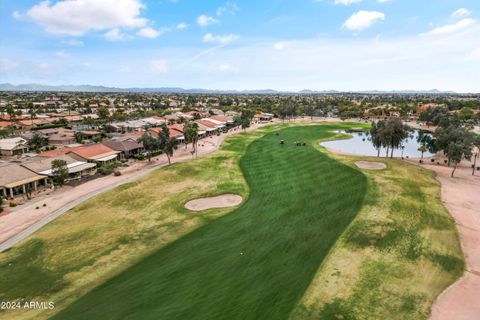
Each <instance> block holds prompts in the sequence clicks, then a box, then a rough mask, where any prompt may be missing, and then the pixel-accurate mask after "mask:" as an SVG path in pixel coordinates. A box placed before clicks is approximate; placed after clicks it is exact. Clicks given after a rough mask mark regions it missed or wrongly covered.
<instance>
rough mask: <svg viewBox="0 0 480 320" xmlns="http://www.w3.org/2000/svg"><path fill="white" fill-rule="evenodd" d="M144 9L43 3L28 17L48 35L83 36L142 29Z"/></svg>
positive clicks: (125, 0) (124, 1) (118, 0)
mask: <svg viewBox="0 0 480 320" xmlns="http://www.w3.org/2000/svg"><path fill="white" fill-rule="evenodd" d="M143 8H144V5H143V3H142V2H141V1H140V0H101V1H98V0H63V1H57V2H55V3H52V2H51V1H42V2H40V3H39V4H37V5H35V6H33V7H32V8H31V9H30V10H28V12H27V16H28V17H29V18H30V19H32V20H33V21H35V22H37V23H38V24H40V25H42V26H43V27H44V28H45V30H46V31H47V32H48V33H52V34H59V35H71V36H81V35H84V34H85V33H87V32H89V31H92V30H108V29H115V28H120V27H127V28H138V27H143V26H145V24H146V23H147V19H145V18H142V17H141V16H140V14H141V9H143Z"/></svg>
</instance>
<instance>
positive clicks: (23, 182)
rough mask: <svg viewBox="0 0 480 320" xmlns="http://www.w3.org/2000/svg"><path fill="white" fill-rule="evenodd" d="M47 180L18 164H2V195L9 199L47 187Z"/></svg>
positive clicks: (0, 170)
mask: <svg viewBox="0 0 480 320" xmlns="http://www.w3.org/2000/svg"><path fill="white" fill-rule="evenodd" d="M47 179H48V178H47V177H45V176H41V175H38V174H36V173H34V172H32V171H30V170H28V169H27V168H24V167H22V166H21V165H19V164H17V163H6V164H0V193H1V194H2V195H3V196H5V197H7V198H13V197H14V196H16V195H19V194H26V193H27V191H28V190H31V191H35V190H37V189H38V188H39V187H41V186H45V185H47V183H48V181H47Z"/></svg>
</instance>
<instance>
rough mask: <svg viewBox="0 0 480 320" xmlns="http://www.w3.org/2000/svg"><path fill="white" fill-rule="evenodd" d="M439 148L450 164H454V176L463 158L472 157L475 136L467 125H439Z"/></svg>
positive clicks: (437, 137)
mask: <svg viewBox="0 0 480 320" xmlns="http://www.w3.org/2000/svg"><path fill="white" fill-rule="evenodd" d="M435 138H436V145H437V148H438V150H443V153H444V154H445V156H446V157H447V159H448V165H451V164H453V165H454V168H453V171H452V177H453V176H454V174H455V170H456V169H457V166H458V164H459V163H460V162H461V161H462V159H467V160H470V159H471V158H472V150H473V142H474V136H473V133H471V132H470V131H469V130H468V129H467V128H466V127H463V126H457V125H450V126H448V127H447V128H443V127H439V128H437V130H435Z"/></svg>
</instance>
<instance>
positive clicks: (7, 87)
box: [0, 83, 455, 94]
mask: <svg viewBox="0 0 480 320" xmlns="http://www.w3.org/2000/svg"><path fill="white" fill-rule="evenodd" d="M0 91H18V92H29V91H42V92H110V93H128V92H134V93H197V94H202V93H203V94H340V93H367V94H455V92H453V91H439V90H436V89H433V90H424V91H422V90H402V91H380V90H368V91H349V92H343V91H336V90H325V91H316V90H301V91H278V90H272V89H264V90H209V89H184V88H115V87H105V86H92V85H59V86H52V85H43V84H35V83H30V84H19V85H14V84H11V83H0Z"/></svg>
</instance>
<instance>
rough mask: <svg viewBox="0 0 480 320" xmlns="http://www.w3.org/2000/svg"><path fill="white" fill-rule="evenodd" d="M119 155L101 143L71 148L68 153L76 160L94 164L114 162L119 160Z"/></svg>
mask: <svg viewBox="0 0 480 320" xmlns="http://www.w3.org/2000/svg"><path fill="white" fill-rule="evenodd" d="M119 153H120V152H119V151H115V150H113V149H111V148H109V147H107V146H106V145H104V144H101V143H96V144H91V145H86V146H81V147H76V148H70V150H69V151H68V152H67V154H68V155H69V156H71V157H73V158H74V159H77V160H79V161H87V162H92V163H108V162H113V161H115V160H117V159H118V154H119Z"/></svg>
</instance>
